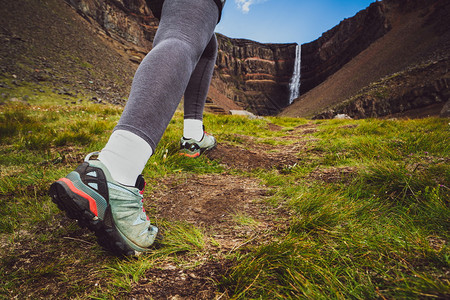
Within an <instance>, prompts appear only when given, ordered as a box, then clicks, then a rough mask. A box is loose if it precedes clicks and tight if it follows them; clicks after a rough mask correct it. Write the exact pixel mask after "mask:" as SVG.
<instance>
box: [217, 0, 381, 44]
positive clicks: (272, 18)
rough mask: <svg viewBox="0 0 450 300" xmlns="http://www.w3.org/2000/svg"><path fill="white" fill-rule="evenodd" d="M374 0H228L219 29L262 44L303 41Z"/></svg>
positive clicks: (220, 31) (329, 27) (221, 31)
mask: <svg viewBox="0 0 450 300" xmlns="http://www.w3.org/2000/svg"><path fill="white" fill-rule="evenodd" d="M372 2H375V0H227V2H226V4H225V7H224V10H223V14H222V20H221V21H220V23H219V24H218V25H217V27H216V32H219V33H222V34H224V35H226V36H228V37H230V38H244V39H250V40H254V41H257V42H261V43H298V44H304V43H307V42H311V41H313V40H315V39H317V38H319V37H320V36H321V35H322V33H324V32H325V31H327V30H329V29H331V28H333V27H334V26H336V25H338V24H339V22H340V21H342V20H344V19H345V18H350V17H353V16H354V15H355V14H356V13H357V12H358V11H360V10H362V9H365V8H366V7H368V6H369V5H370V3H372Z"/></svg>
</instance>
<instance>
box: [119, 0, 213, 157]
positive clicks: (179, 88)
mask: <svg viewBox="0 0 450 300" xmlns="http://www.w3.org/2000/svg"><path fill="white" fill-rule="evenodd" d="M218 14H219V13H218V10H217V6H216V4H215V3H214V1H213V0H166V1H165V2H164V6H163V9H162V15H161V21H160V23H159V28H158V31H157V33H156V36H155V39H154V41H153V49H152V50H151V51H150V52H149V53H148V54H147V56H146V57H145V58H144V60H143V61H142V63H141V64H140V66H139V68H138V69H137V71H136V74H135V76H134V79H133V84H132V86H131V92H130V96H129V98H128V102H127V104H126V106H125V109H124V111H123V114H122V116H121V118H120V120H119V123H118V125H117V126H116V127H115V129H114V130H118V129H121V130H128V131H131V132H133V133H135V134H136V135H138V136H140V137H141V138H143V139H144V140H145V141H147V143H149V145H150V146H151V147H152V149H153V150H155V148H156V145H157V144H158V142H159V140H160V139H161V137H162V135H163V133H164V131H165V130H166V128H167V126H168V124H169V122H170V120H171V118H172V116H173V114H174V113H175V110H176V108H177V106H178V104H179V103H180V100H181V97H182V96H183V93H184V118H185V119H198V120H202V117H203V108H204V105H205V100H206V95H207V93H208V88H209V84H210V82H211V77H212V73H213V71H214V65H215V61H216V57H217V40H216V37H215V35H214V29H215V26H216V23H217V19H218V16H219V15H218Z"/></svg>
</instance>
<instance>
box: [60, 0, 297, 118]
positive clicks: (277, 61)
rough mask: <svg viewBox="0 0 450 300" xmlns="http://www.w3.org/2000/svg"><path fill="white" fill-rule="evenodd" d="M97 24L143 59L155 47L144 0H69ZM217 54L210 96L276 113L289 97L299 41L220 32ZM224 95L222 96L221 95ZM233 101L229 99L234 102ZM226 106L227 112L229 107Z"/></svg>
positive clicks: (122, 47)
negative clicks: (265, 41)
mask: <svg viewBox="0 0 450 300" xmlns="http://www.w3.org/2000/svg"><path fill="white" fill-rule="evenodd" d="M66 1H67V2H68V3H69V4H70V5H71V6H73V7H74V8H76V10H77V12H78V13H80V14H81V15H82V16H83V17H84V18H85V19H87V20H88V21H89V22H90V23H91V24H92V25H94V26H98V27H99V32H100V33H101V34H106V35H107V36H109V37H110V38H112V40H113V41H114V43H115V44H116V46H117V48H118V49H120V51H125V53H126V55H128V58H129V59H130V60H131V61H133V62H136V63H139V62H140V61H141V60H142V58H143V57H144V56H145V54H146V53H147V52H148V51H149V50H150V49H151V47H152V41H153V38H154V35H155V33H156V30H157V26H158V22H157V19H156V18H154V17H153V15H152V14H151V11H150V10H149V8H148V7H147V5H146V1H145V0H66ZM218 42H219V53H218V60H217V65H216V70H215V73H214V78H213V82H212V89H211V92H210V93H209V95H208V100H209V101H211V102H212V103H214V102H216V103H215V104H216V105H217V106H223V103H225V101H224V99H223V97H221V96H218V92H219V93H221V94H222V95H225V96H226V97H227V98H229V99H231V100H232V101H234V102H235V105H232V106H233V108H234V109H236V108H238V107H241V108H243V109H247V110H250V111H252V112H253V113H256V114H258V115H273V114H276V113H278V112H279V111H280V110H281V109H282V108H284V107H286V106H287V105H288V102H289V80H290V78H291V76H292V72H293V67H294V62H295V47H296V44H261V43H257V42H253V41H249V40H241V39H230V38H227V37H225V36H222V35H218ZM219 98H221V99H219ZM230 105H231V104H230ZM230 105H226V106H225V107H223V109H224V110H225V111H227V110H228V106H230Z"/></svg>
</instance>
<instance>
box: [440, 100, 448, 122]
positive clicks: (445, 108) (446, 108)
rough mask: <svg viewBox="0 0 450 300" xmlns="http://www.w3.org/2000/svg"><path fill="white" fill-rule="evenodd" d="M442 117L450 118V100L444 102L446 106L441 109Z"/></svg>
mask: <svg viewBox="0 0 450 300" xmlns="http://www.w3.org/2000/svg"><path fill="white" fill-rule="evenodd" d="M439 116H440V117H441V118H449V117H450V100H449V101H447V103H445V104H444V107H443V108H442V110H441V113H440V114H439Z"/></svg>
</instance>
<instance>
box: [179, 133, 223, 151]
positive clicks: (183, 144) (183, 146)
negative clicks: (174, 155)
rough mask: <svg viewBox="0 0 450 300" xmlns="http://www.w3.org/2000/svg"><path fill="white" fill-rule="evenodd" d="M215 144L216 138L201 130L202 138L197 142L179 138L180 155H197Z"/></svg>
mask: <svg viewBox="0 0 450 300" xmlns="http://www.w3.org/2000/svg"><path fill="white" fill-rule="evenodd" d="M216 146H217V141H216V139H215V138H214V137H213V136H212V135H210V134H209V133H207V132H206V131H204V132H203V138H202V140H201V141H200V142H199V141H197V140H194V139H187V138H185V137H182V138H181V140H180V155H184V156H187V157H198V156H200V155H201V154H202V153H203V152H205V151H209V150H211V149H213V148H214V147H216Z"/></svg>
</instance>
